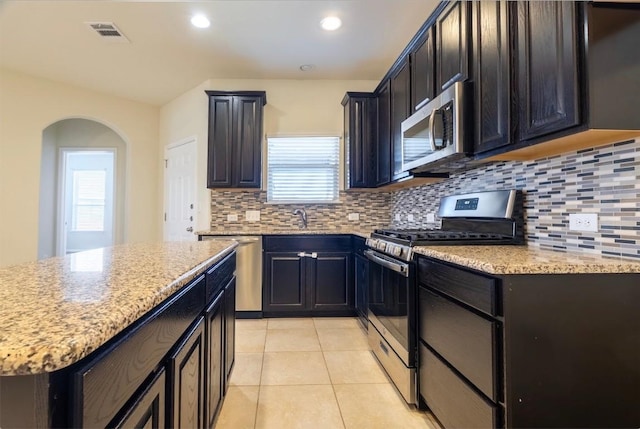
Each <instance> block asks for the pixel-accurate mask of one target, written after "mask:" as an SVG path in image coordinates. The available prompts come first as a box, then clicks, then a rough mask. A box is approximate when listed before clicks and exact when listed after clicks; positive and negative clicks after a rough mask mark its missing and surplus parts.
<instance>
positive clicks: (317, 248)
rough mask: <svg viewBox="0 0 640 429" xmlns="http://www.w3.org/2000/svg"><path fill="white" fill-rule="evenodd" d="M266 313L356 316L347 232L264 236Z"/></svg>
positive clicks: (273, 314)
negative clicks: (338, 233)
mask: <svg viewBox="0 0 640 429" xmlns="http://www.w3.org/2000/svg"><path fill="white" fill-rule="evenodd" d="M263 249H264V263H263V267H264V273H263V274H264V275H263V287H264V292H263V313H264V314H265V315H266V316H271V317H273V316H276V317H277V316H285V315H291V316H294V315H295V316H311V315H326V316H334V315H335V316H341V315H345V316H346V315H349V316H353V315H355V314H356V313H355V289H354V284H353V253H352V243H351V236H350V235H287V236H265V238H264V242H263Z"/></svg>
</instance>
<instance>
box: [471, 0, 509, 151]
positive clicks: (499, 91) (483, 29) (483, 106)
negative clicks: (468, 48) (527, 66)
mask: <svg viewBox="0 0 640 429" xmlns="http://www.w3.org/2000/svg"><path fill="white" fill-rule="evenodd" d="M512 6H514V4H512V3H511V2H509V1H506V0H500V1H481V2H473V12H472V21H473V24H472V34H473V76H474V89H475V98H474V109H473V110H474V114H475V139H474V142H473V144H474V151H475V152H476V153H478V152H484V151H487V150H492V149H495V148H498V147H502V146H505V145H508V144H510V143H511V142H512V137H511V104H512V103H514V108H515V109H517V104H516V103H515V100H517V99H515V98H514V101H512V94H513V93H512V87H511V82H512V79H511V70H512V69H511V67H510V61H511V46H510V34H511V32H510V30H509V26H510V25H511V10H512V9H513V7H512Z"/></svg>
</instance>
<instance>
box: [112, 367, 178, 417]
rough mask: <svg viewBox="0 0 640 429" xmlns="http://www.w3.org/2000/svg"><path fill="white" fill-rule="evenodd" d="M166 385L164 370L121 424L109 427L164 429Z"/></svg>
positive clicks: (136, 400) (153, 379) (162, 369)
mask: <svg viewBox="0 0 640 429" xmlns="http://www.w3.org/2000/svg"><path fill="white" fill-rule="evenodd" d="M165 384H166V374H165V370H164V368H161V369H160V371H159V372H158V373H157V374H156V375H155V376H154V377H153V378H152V380H151V381H150V383H149V384H148V385H147V386H146V387H145V388H144V390H143V392H142V394H141V395H140V396H139V397H137V398H136V399H135V400H134V401H133V404H132V405H131V408H130V410H128V412H127V413H126V414H125V415H124V417H123V420H122V421H120V422H113V423H112V424H110V425H109V427H115V428H122V429H134V428H135V429H138V428H163V427H165V400H166V398H165Z"/></svg>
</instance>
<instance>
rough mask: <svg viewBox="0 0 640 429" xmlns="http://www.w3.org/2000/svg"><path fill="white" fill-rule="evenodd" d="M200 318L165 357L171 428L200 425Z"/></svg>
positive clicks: (201, 348)
mask: <svg viewBox="0 0 640 429" xmlns="http://www.w3.org/2000/svg"><path fill="white" fill-rule="evenodd" d="M204 367H205V365H204V318H202V317H201V318H200V320H199V321H198V322H197V323H196V324H195V325H194V327H193V328H191V330H190V331H189V332H188V333H187V334H185V336H184V339H183V340H182V341H181V342H180V343H179V344H178V346H177V347H176V349H175V350H174V351H173V352H172V353H171V355H170V357H169V385H170V386H171V387H172V388H171V390H170V392H169V393H170V399H169V413H168V423H169V425H170V426H171V427H175V428H187V427H189V428H192V427H193V428H195V427H202V426H203V416H204V412H203V407H204V389H203V387H204Z"/></svg>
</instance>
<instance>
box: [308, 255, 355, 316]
mask: <svg viewBox="0 0 640 429" xmlns="http://www.w3.org/2000/svg"><path fill="white" fill-rule="evenodd" d="M314 261H315V263H314V264H309V267H311V269H312V271H313V272H312V273H311V274H310V275H309V276H308V278H312V279H313V281H312V282H310V285H309V286H310V287H309V289H311V290H313V296H314V304H313V310H326V311H329V310H343V309H348V308H352V307H353V287H352V286H353V285H352V282H351V281H350V277H351V269H350V266H351V256H350V253H319V254H318V257H317V258H315V260H314Z"/></svg>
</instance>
